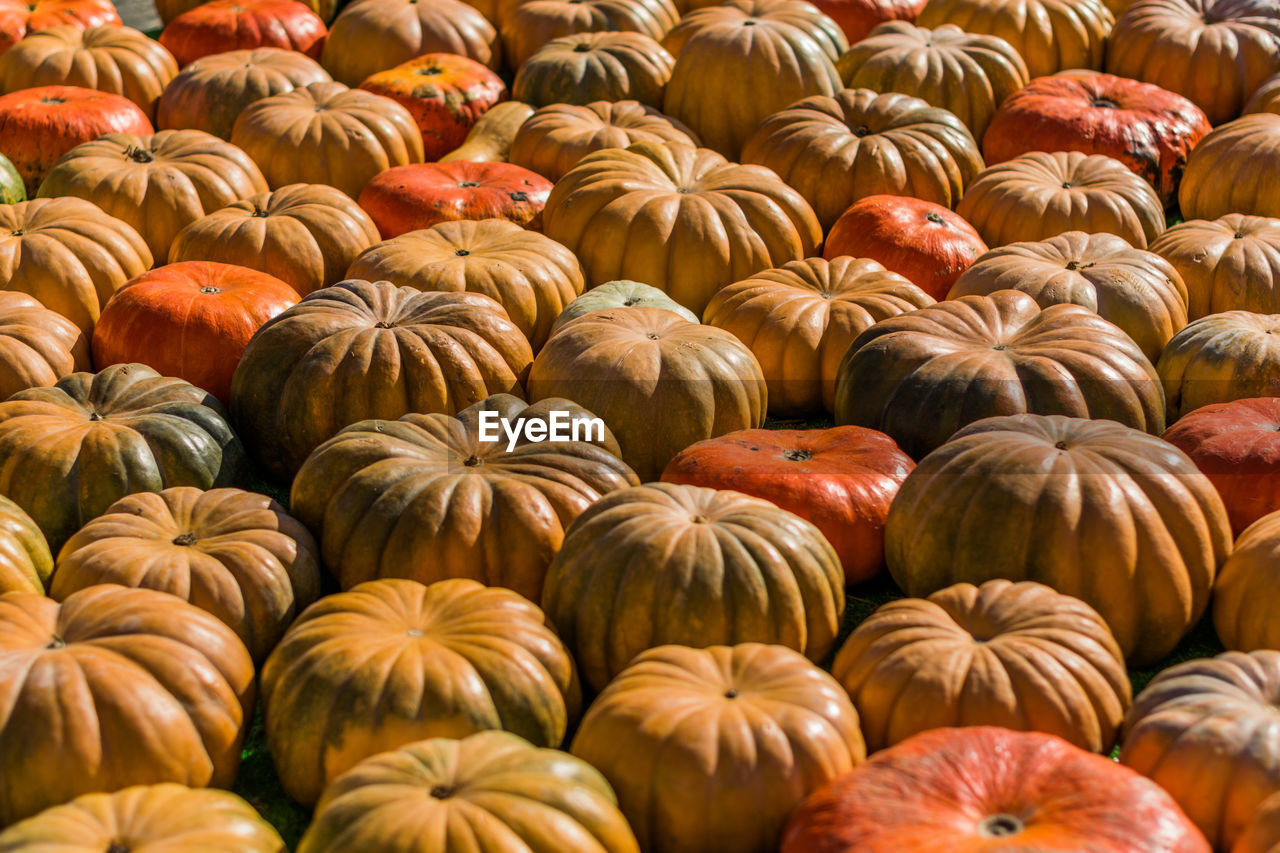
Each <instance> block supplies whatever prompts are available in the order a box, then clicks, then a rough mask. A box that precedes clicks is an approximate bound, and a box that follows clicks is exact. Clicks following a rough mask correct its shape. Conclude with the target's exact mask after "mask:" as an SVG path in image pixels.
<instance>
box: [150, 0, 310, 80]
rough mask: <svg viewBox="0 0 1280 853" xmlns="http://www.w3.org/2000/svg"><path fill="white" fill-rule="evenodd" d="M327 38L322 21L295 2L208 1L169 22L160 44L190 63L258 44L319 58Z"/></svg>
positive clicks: (305, 6) (180, 63)
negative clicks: (204, 57)
mask: <svg viewBox="0 0 1280 853" xmlns="http://www.w3.org/2000/svg"><path fill="white" fill-rule="evenodd" d="M324 37H325V26H324V21H322V20H320V16H319V15H317V14H316V13H315V12H313V11H311V9H310V8H309V7H308V6H307V5H306V4H305V3H299V2H297V0H209V2H207V3H201V4H200V5H199V6H196V7H195V8H194V9H190V10H188V11H186V12H183V13H182V14H181V15H179V16H178V17H176V18H174V19H173V20H172V21H170V22H169V23H168V24H166V25H165V28H164V31H163V32H161V33H160V44H162V45H164V46H165V47H167V48H168V49H169V51H170V52H171V53H172V54H173V57H174V59H176V60H178V65H179V66H186V65H190V64H191V63H193V62H195V61H196V60H197V59H200V58H201V57H203V56H210V55H212V54H215V53H226V52H227V51H231V50H251V49H253V48H255V47H278V48H282V49H283V50H296V51H298V52H299V53H305V54H306V55H307V56H309V57H311V58H312V59H319V58H320V48H322V47H323V46H324Z"/></svg>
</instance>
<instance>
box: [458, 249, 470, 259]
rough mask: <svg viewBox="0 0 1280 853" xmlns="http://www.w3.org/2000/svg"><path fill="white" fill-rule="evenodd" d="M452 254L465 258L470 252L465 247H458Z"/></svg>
mask: <svg viewBox="0 0 1280 853" xmlns="http://www.w3.org/2000/svg"><path fill="white" fill-rule="evenodd" d="M454 254H455V255H456V256H458V257H459V258H465V257H466V256H467V255H469V254H471V253H470V252H468V251H467V250H466V249H459V250H458V251H456V252H454Z"/></svg>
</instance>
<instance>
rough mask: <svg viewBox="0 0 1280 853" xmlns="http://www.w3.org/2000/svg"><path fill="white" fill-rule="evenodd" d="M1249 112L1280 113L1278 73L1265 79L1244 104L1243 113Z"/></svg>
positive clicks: (1279, 79) (1279, 77)
mask: <svg viewBox="0 0 1280 853" xmlns="http://www.w3.org/2000/svg"><path fill="white" fill-rule="evenodd" d="M1249 113H1280V73H1277V74H1273V75H1271V76H1270V77H1268V78H1267V79H1266V82H1264V83H1263V84H1262V85H1261V86H1259V87H1258V89H1257V91H1255V92H1254V93H1253V96H1252V97H1251V98H1249V100H1248V102H1247V103H1246V104H1245V105H1244V112H1243V114H1244V115H1248V114H1249Z"/></svg>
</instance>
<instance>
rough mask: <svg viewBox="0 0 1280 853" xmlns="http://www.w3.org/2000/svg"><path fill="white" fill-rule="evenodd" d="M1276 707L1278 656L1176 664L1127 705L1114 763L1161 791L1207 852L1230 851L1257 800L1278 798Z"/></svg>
mask: <svg viewBox="0 0 1280 853" xmlns="http://www.w3.org/2000/svg"><path fill="white" fill-rule="evenodd" d="M1278 703H1280V652H1276V651H1256V652H1250V653H1248V654H1245V653H1243V652H1226V653H1224V654H1220V655H1218V656H1217V657H1214V658H1201V659H1199V660H1189V661H1186V662H1184V663H1180V664H1177V665H1175V666H1172V667H1170V668H1168V669H1166V670H1164V671H1163V672H1161V673H1160V674H1159V675H1157V676H1156V677H1155V678H1154V679H1152V681H1151V683H1150V684H1148V685H1147V687H1146V689H1145V690H1143V691H1142V692H1141V693H1139V694H1138V695H1137V697H1136V698H1135V699H1134V700H1133V707H1132V708H1130V709H1129V713H1128V716H1126V717H1125V724H1124V740H1123V741H1122V742H1121V745H1120V763H1122V764H1126V765H1128V766H1129V767H1132V768H1133V769H1134V770H1137V771H1138V772H1139V773H1141V774H1143V775H1144V776H1148V777H1150V778H1151V779H1153V780H1154V781H1155V782H1156V783H1157V784H1159V785H1160V787H1162V788H1164V789H1165V790H1166V791H1168V792H1169V794H1170V795H1171V796H1172V797H1173V799H1175V800H1177V801H1178V805H1180V806H1182V808H1183V810H1184V811H1185V812H1186V813H1187V817H1189V818H1191V820H1192V821H1194V822H1195V824H1196V826H1198V827H1200V829H1201V831H1203V832H1204V834H1205V835H1206V836H1207V837H1208V838H1209V840H1210V841H1211V842H1212V843H1213V845H1214V848H1215V849H1217V850H1230V849H1231V846H1232V845H1233V844H1234V843H1235V840H1236V838H1237V837H1239V835H1240V834H1241V833H1242V832H1243V831H1244V828H1245V826H1246V825H1247V824H1248V822H1249V819H1250V818H1252V817H1253V814H1254V812H1255V811H1256V810H1257V809H1258V807H1259V806H1260V805H1261V804H1262V802H1263V800H1265V799H1266V798H1267V797H1268V796H1270V795H1271V794H1273V793H1275V792H1277V791H1280V757H1278V756H1280V730H1278V729H1277V728H1276V726H1275V725H1274V723H1273V720H1274V718H1275V713H1276V710H1275V709H1276V705H1277V704H1278ZM1187 768H1195V770H1194V772H1187Z"/></svg>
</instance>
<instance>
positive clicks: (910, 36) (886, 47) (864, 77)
mask: <svg viewBox="0 0 1280 853" xmlns="http://www.w3.org/2000/svg"><path fill="white" fill-rule="evenodd" d="M836 69H837V70H838V71H839V72H840V79H842V80H843V81H844V85H845V86H847V87H848V88H850V89H871V90H872V91H875V92H901V93H903V94H905V95H911V96H912V97H915V98H920V99H922V100H924V101H925V102H927V103H929V104H931V105H933V106H935V107H939V108H941V109H944V110H947V111H948V112H950V113H952V114H953V115H955V117H956V118H958V119H960V121H961V122H963V123H964V126H965V127H967V128H969V132H970V133H972V134H973V138H974V139H975V140H981V139H982V135H983V134H984V133H985V132H986V130H987V125H988V124H990V122H991V117H992V116H993V115H995V111H996V108H997V107H999V106H1000V105H1001V104H1002V103H1004V99H1005V98H1007V97H1009V96H1010V95H1012V94H1013V93H1014V92H1016V91H1018V90H1019V89H1022V88H1023V87H1024V86H1026V85H1027V83H1029V82H1030V81H1031V76H1030V75H1029V74H1028V73H1027V66H1026V63H1024V62H1023V61H1022V56H1021V55H1020V54H1019V53H1018V52H1017V51H1016V50H1014V48H1013V46H1012V45H1010V44H1009V43H1008V42H1007V41H1005V40H1004V39H1002V38H998V37H996V36H991V35H981V34H975V33H968V32H965V31H964V30H962V29H960V28H959V27H957V26H956V25H954V24H943V25H941V26H939V27H937V28H935V29H927V28H925V27H917V26H915V25H914V24H911V23H908V22H906V21H890V22H887V23H884V24H881V25H879V26H878V27H876V28H875V29H874V30H872V31H871V33H870V34H869V35H868V36H867V37H866V38H865V39H863V40H862V41H860V42H858V43H856V44H854V45H853V46H851V47H850V48H849V50H848V52H846V53H845V54H844V55H843V56H841V57H840V61H839V62H838V63H837V64H836Z"/></svg>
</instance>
